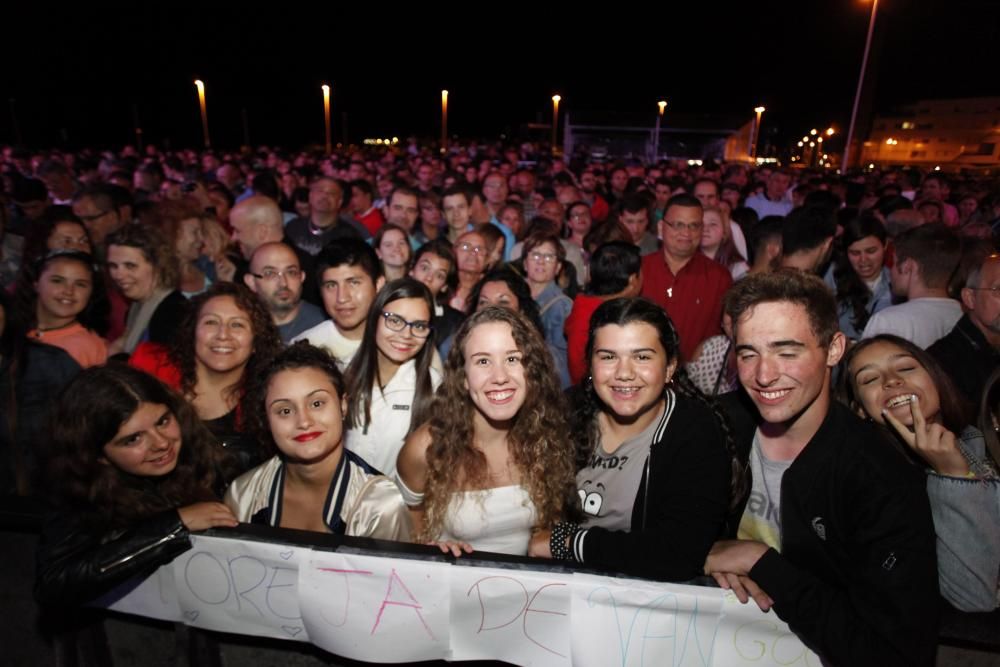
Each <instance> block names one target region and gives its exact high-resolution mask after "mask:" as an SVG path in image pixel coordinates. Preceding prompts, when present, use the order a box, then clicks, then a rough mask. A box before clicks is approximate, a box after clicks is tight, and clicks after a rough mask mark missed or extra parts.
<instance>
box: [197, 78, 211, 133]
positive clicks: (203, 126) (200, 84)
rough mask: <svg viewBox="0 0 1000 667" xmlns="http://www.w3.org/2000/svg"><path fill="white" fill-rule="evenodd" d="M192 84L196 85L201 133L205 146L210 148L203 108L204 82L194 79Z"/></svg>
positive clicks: (206, 118) (205, 112) (206, 120)
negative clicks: (199, 107)
mask: <svg viewBox="0 0 1000 667" xmlns="http://www.w3.org/2000/svg"><path fill="white" fill-rule="evenodd" d="M194 85H195V86H197V87H198V104H199V106H201V134H202V136H203V137H204V138H205V148H211V147H212V142H211V141H209V139H208V111H207V110H206V108H205V84H204V82H202V80H201V79H195V80H194Z"/></svg>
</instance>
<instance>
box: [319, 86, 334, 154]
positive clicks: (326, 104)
mask: <svg viewBox="0 0 1000 667" xmlns="http://www.w3.org/2000/svg"><path fill="white" fill-rule="evenodd" d="M320 88H321V89H322V90H323V126H324V127H325V128H326V154H327V155H329V154H330V153H332V152H333V138H332V137H331V135H330V86H328V85H326V84H325V83H324V84H323V85H322V86H320Z"/></svg>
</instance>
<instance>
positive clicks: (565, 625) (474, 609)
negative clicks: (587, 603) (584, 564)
mask: <svg viewBox="0 0 1000 667" xmlns="http://www.w3.org/2000/svg"><path fill="white" fill-rule="evenodd" d="M569 584H570V581H569V577H567V576H565V575H546V574H545V573H544V572H531V571H525V570H498V569H494V568H485V567H453V568H451V658H452V660H503V661H505V662H509V663H512V664H515V665H525V666H528V665H553V666H557V665H566V666H567V667H568V666H569V665H570V664H572V663H571V661H570V632H571V628H570V622H569V614H570V590H571V586H570V585H569Z"/></svg>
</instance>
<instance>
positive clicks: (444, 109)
mask: <svg viewBox="0 0 1000 667" xmlns="http://www.w3.org/2000/svg"><path fill="white" fill-rule="evenodd" d="M447 151H448V91H447V90H442V91H441V152H442V153H445V152H447Z"/></svg>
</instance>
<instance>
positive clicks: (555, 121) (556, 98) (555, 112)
mask: <svg viewBox="0 0 1000 667" xmlns="http://www.w3.org/2000/svg"><path fill="white" fill-rule="evenodd" d="M560 100H562V96H561V95H553V96H552V154H553V155H555V154H556V153H557V152H558V144H557V141H556V137H557V134H556V129H557V128H558V126H559V102H560Z"/></svg>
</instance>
